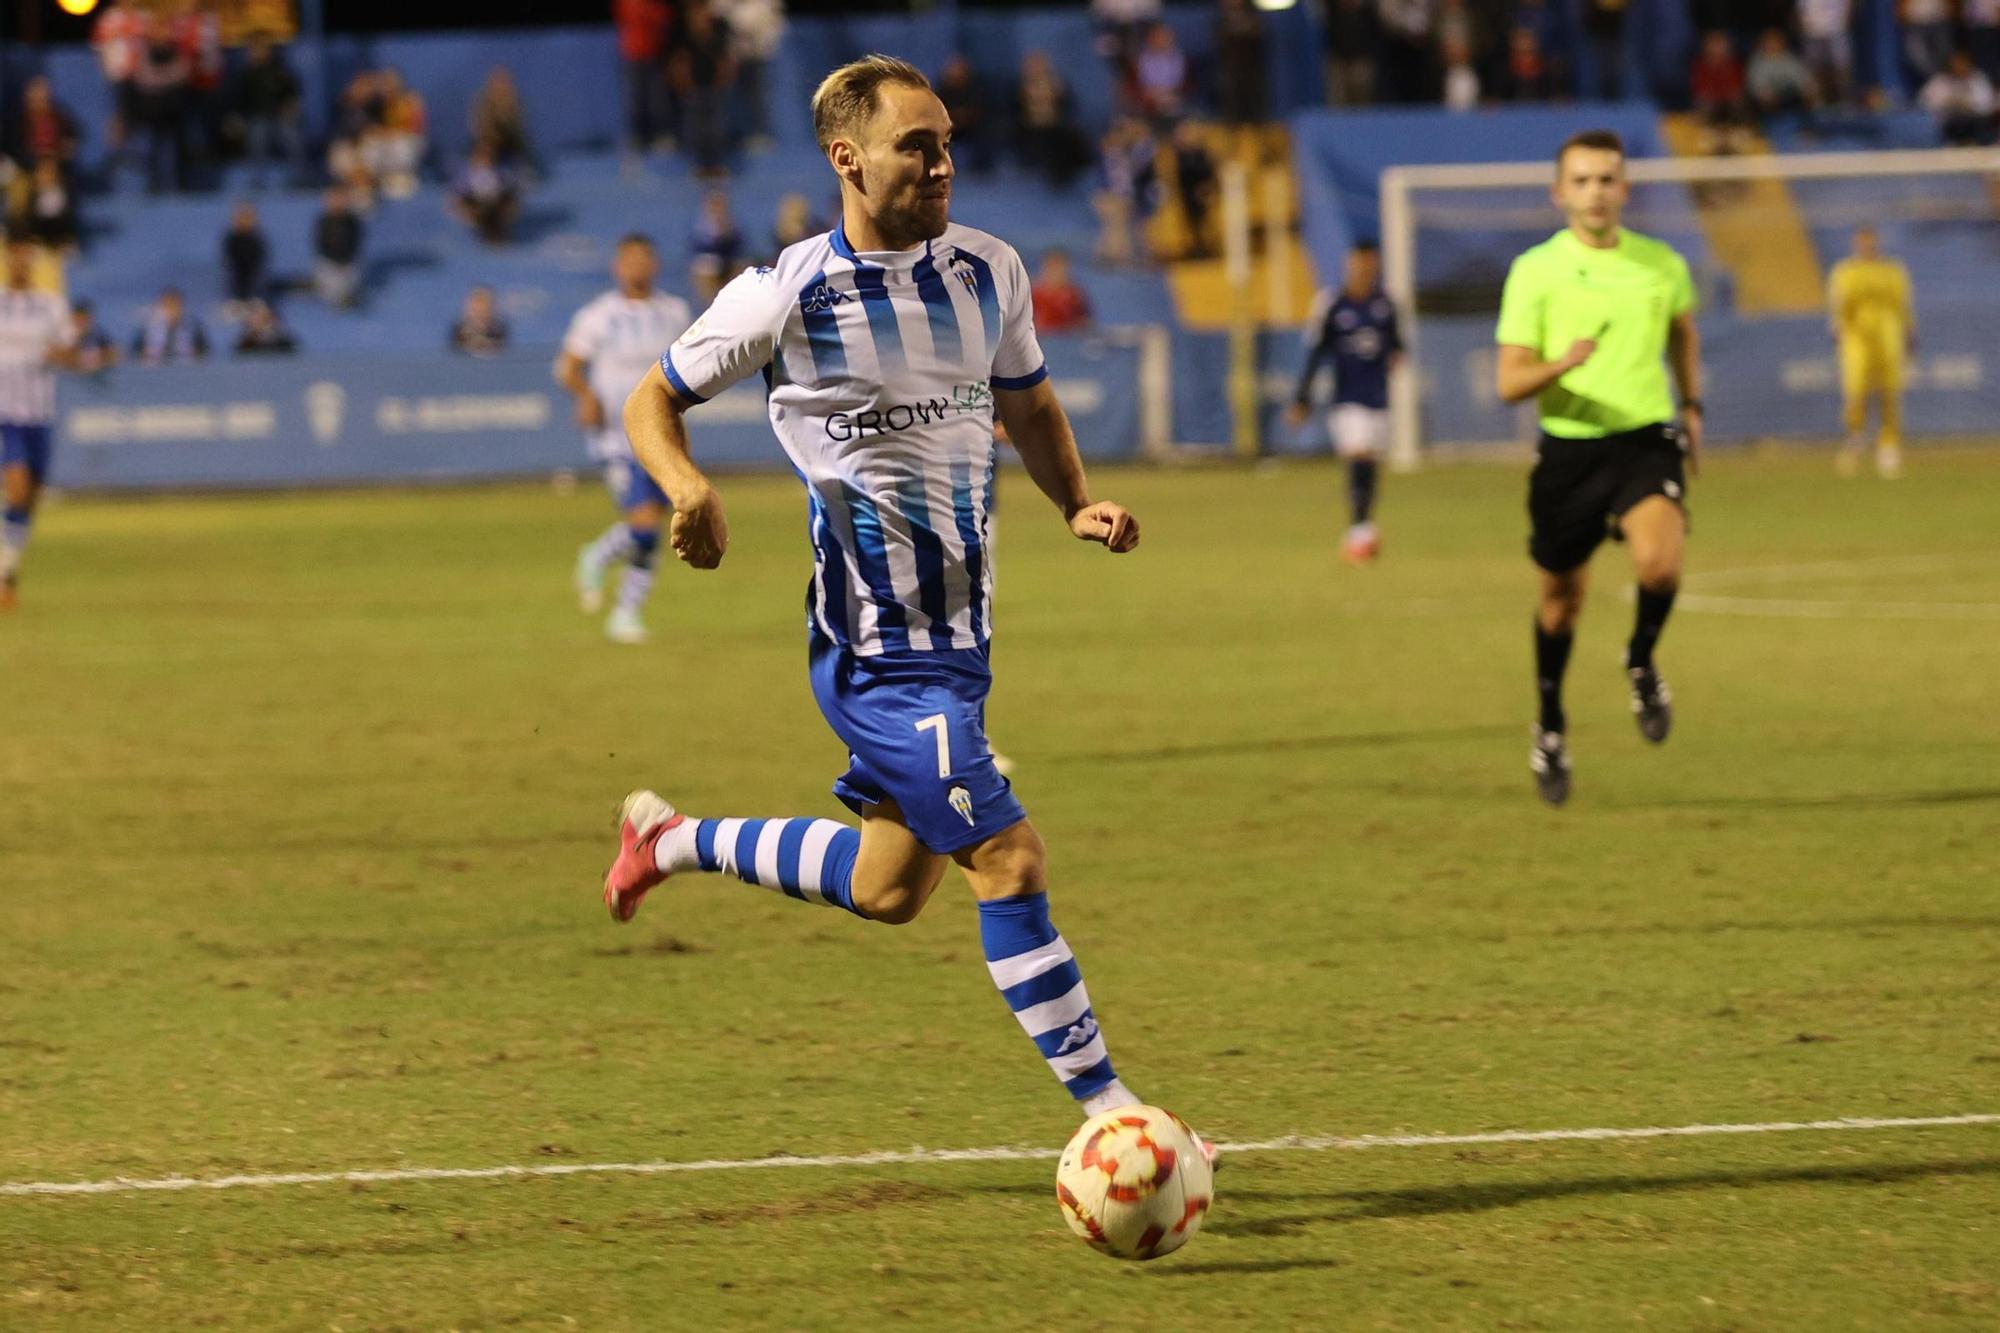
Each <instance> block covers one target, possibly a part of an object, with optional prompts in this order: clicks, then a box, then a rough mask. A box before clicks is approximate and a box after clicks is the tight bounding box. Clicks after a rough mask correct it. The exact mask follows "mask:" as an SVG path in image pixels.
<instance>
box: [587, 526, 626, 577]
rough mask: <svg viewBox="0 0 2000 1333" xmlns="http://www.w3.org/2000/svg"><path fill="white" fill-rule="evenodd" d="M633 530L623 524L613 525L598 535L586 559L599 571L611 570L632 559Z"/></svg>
mask: <svg viewBox="0 0 2000 1333" xmlns="http://www.w3.org/2000/svg"><path fill="white" fill-rule="evenodd" d="M632 550H633V547H632V529H630V528H628V527H626V526H625V525H624V524H623V523H613V524H612V525H611V526H610V527H608V528H606V529H605V530H604V531H603V532H601V533H599V534H598V535H597V540H596V541H594V542H592V543H591V544H590V554H589V555H588V556H586V557H585V559H587V560H588V561H589V562H590V565H591V567H592V568H593V569H597V570H599V571H602V570H605V569H608V568H610V567H611V566H612V565H615V564H617V563H618V562H619V561H620V560H630V559H631V558H632Z"/></svg>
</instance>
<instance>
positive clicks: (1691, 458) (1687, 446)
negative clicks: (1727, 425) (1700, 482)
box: [1681, 407, 1705, 477]
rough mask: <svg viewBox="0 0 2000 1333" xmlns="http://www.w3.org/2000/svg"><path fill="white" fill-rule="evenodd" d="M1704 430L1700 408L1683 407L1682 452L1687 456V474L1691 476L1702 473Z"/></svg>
mask: <svg viewBox="0 0 2000 1333" xmlns="http://www.w3.org/2000/svg"><path fill="white" fill-rule="evenodd" d="M1704 430H1705V426H1704V423H1703V420H1702V410H1701V409H1700V408H1698V407H1684V408H1682V409H1681V452H1682V454H1683V455H1685V456H1686V458H1687V474H1688V475H1689V476H1690V477H1699V476H1700V475H1701V440H1702V435H1703V433H1704Z"/></svg>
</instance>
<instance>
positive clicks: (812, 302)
mask: <svg viewBox="0 0 2000 1333" xmlns="http://www.w3.org/2000/svg"><path fill="white" fill-rule="evenodd" d="M853 299H854V298H853V297H852V296H850V295H848V293H846V292H843V291H841V290H839V289H838V288H835V287H830V286H828V285H827V284H826V283H823V282H822V283H821V284H820V285H819V286H817V287H815V288H813V289H812V290H811V291H810V292H808V293H806V299H805V301H804V303H803V305H804V309H805V312H806V313H807V314H808V315H816V314H818V313H819V312H820V311H822V310H831V309H833V307H835V306H837V305H839V304H840V303H841V302H842V301H851V300H853Z"/></svg>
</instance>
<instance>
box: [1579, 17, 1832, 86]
mask: <svg viewBox="0 0 2000 1333" xmlns="http://www.w3.org/2000/svg"><path fill="white" fill-rule="evenodd" d="M1810 2H1811V0H1807V3H1810ZM1631 8H1632V0H1583V39H1584V42H1585V43H1586V44H1587V45H1588V46H1589V48H1590V72H1591V86H1590V89H1589V92H1590V95H1591V96H1593V97H1595V98H1597V99H1598V100H1599V101H1604V102H1616V101H1618V100H1619V99H1620V98H1622V97H1624V96H1625V20H1626V18H1627V16H1628V15H1629V14H1630V12H1631Z"/></svg>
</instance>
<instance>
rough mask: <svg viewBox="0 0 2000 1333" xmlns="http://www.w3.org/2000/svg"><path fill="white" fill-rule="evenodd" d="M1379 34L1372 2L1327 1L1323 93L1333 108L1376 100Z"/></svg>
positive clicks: (1364, 0)
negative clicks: (1376, 54) (1376, 55)
mask: <svg viewBox="0 0 2000 1333" xmlns="http://www.w3.org/2000/svg"><path fill="white" fill-rule="evenodd" d="M1380 42H1381V34H1380V32H1379V31H1378V29H1377V26H1376V19H1375V0H1329V3H1328V5H1327V14H1326V92H1327V100H1328V101H1329V102H1331V103H1332V104H1333V105H1334V106H1366V105H1368V103H1370V102H1372V101H1374V100H1375V51H1376V48H1377V46H1379V45H1380Z"/></svg>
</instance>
